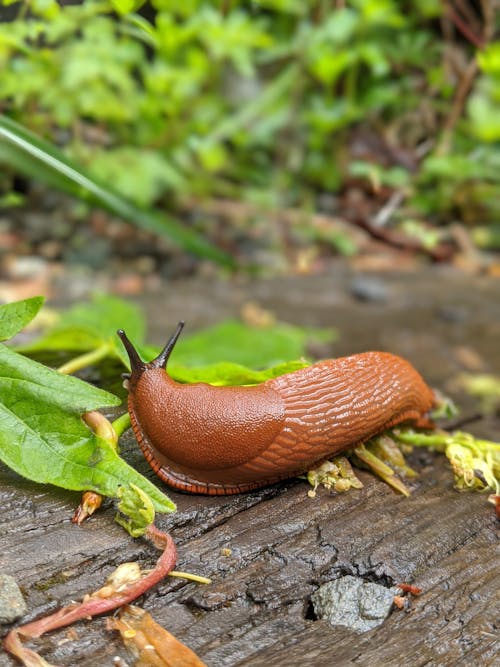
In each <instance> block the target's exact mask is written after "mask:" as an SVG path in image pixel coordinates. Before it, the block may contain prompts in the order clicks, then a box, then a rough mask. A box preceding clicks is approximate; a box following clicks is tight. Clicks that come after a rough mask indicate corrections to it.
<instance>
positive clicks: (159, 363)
mask: <svg viewBox="0 0 500 667" xmlns="http://www.w3.org/2000/svg"><path fill="white" fill-rule="evenodd" d="M183 329H184V321H182V320H181V321H180V322H179V324H178V325H177V329H176V330H175V331H174V333H173V334H172V336H171V337H170V339H169V341H168V343H167V344H166V345H165V347H164V348H163V350H162V351H161V352H160V354H159V355H158V356H157V357H156V359H153V361H151V362H150V365H151V366H152V367H153V368H164V369H166V368H167V361H168V359H169V357H170V355H171V354H172V350H173V349H174V347H175V344H176V343H177V340H178V338H179V336H180V335H181V332H182V330H183Z"/></svg>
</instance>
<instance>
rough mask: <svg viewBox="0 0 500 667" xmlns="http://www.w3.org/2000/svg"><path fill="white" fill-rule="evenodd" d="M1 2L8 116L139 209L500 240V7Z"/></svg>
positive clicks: (336, 239) (339, 239) (316, 0)
mask: <svg viewBox="0 0 500 667" xmlns="http://www.w3.org/2000/svg"><path fill="white" fill-rule="evenodd" d="M2 5H3V8H2V12H3V21H2V23H1V24H0V70H1V72H2V74H1V76H0V111H1V112H3V114H4V115H6V116H8V117H9V118H10V119H13V120H15V121H17V122H18V123H20V124H22V125H23V126H24V128H26V129H28V130H31V131H32V132H34V133H36V134H37V135H39V136H41V137H44V138H45V139H48V140H50V141H52V142H54V143H55V144H56V145H57V146H59V147H60V148H62V149H63V151H64V154H65V155H66V156H68V157H69V158H70V159H71V160H73V161H74V163H76V164H78V165H81V166H82V168H83V169H85V170H86V172H87V173H88V174H89V175H90V176H91V177H92V178H95V179H96V181H97V182H99V183H101V184H102V185H103V186H104V187H107V186H109V187H110V189H114V190H116V191H117V193H118V194H122V195H124V196H126V197H127V198H128V199H129V200H131V201H132V202H133V203H134V204H135V205H137V206H140V207H142V208H145V209H148V208H150V207H152V206H157V207H161V208H162V209H163V210H167V211H169V212H170V213H175V214H176V215H177V216H178V217H182V216H185V215H186V211H188V212H190V213H192V212H193V211H195V212H196V211H203V207H204V202H205V203H206V202H207V201H212V202H213V201H219V200H225V201H226V202H227V201H228V200H229V201H234V202H239V206H240V207H241V205H244V206H248V209H245V210H247V211H248V215H247V216H243V217H244V218H245V219H246V226H245V227H244V229H243V230H242V231H241V233H242V234H243V235H250V236H251V234H252V219H254V218H255V215H254V213H252V211H255V207H257V209H258V210H267V211H280V210H281V211H283V210H289V209H299V210H305V211H309V212H318V211H320V212H321V211H325V212H327V213H328V214H334V215H340V216H343V217H346V218H347V219H349V218H352V219H356V220H357V221H359V220H360V219H363V220H364V222H365V223H366V224H372V223H373V220H374V218H376V216H377V212H378V211H380V210H381V209H384V207H387V206H388V212H389V213H390V218H391V224H395V225H398V224H401V225H402V226H401V229H403V230H404V232H405V233H406V234H409V235H417V236H418V235H419V234H420V236H422V234H423V231H422V227H425V225H427V224H429V223H432V224H437V225H441V226H446V224H448V223H451V222H453V221H455V220H459V221H461V222H466V223H467V224H469V225H471V226H472V228H473V234H474V238H475V240H476V242H477V243H478V244H481V245H492V244H494V243H495V242H498V238H499V236H500V234H499V232H498V229H499V227H498V225H499V213H500V197H499V195H500V150H499V144H500V113H499V111H500V105H499V102H500V40H498V39H497V38H496V37H497V35H496V30H497V28H498V24H499V21H498V12H497V10H498V2H497V1H496V0H481V1H477V2H473V1H472V0H454V1H451V0H450V1H449V2H443V1H441V0H419V1H417V0H404V1H399V0H344V1H341V0H339V1H337V2H333V3H332V2H325V1H324V0H308V1H306V0H260V1H257V0H255V1H253V2H242V1H241V0H226V1H219V2H215V1H210V0H152V2H141V1H140V0H110V1H107V0H87V2H83V3H71V4H70V3H58V2H55V0H24V1H22V2H12V0H2ZM6 155H8V153H4V157H3V160H2V150H1V141H0V161H3V163H4V166H5V165H6V166H7V169H4V170H3V171H2V174H1V175H0V187H1V188H2V192H3V193H4V202H5V203H7V204H11V203H12V202H13V201H14V198H13V193H14V194H15V177H16V170H15V169H14V168H13V165H12V163H11V164H10V165H9V160H8V159H7V157H6ZM353 192H354V193H355V194H354V195H353ZM238 210H240V209H238ZM384 210H385V209H384ZM233 217H234V216H233ZM379 222H380V221H379ZM275 223H276V224H279V221H276V220H275ZM191 224H193V223H192V221H191ZM194 226H195V229H196V228H197V227H196V220H195V223H194ZM200 233H201V234H205V235H208V237H210V235H211V231H210V229H207V228H206V227H203V224H202V225H201V227H200ZM301 233H304V234H308V233H310V229H309V228H308V227H307V225H304V227H303V229H302V232H301ZM271 235H272V233H271ZM313 235H316V236H319V237H320V240H322V241H326V242H327V243H328V244H329V245H330V246H333V248H334V249H336V250H338V251H340V252H344V253H350V252H354V251H355V247H354V246H353V245H352V244H350V243H349V242H347V241H346V239H345V238H344V237H343V236H342V235H337V234H329V233H327V232H324V233H322V232H321V231H319V232H318V231H317V230H316V231H315V232H313ZM438 236H439V235H438ZM429 238H430V241H429ZM436 238H437V237H436ZM426 239H427V241H426V242H429V243H430V244H431V245H432V243H436V242H437V241H436V240H433V239H434V237H433V236H432V235H431V236H430V237H429V235H427V236H426ZM495 239H496V241H495ZM181 243H182V239H181ZM499 245H500V244H499ZM201 253H202V254H203V248H201Z"/></svg>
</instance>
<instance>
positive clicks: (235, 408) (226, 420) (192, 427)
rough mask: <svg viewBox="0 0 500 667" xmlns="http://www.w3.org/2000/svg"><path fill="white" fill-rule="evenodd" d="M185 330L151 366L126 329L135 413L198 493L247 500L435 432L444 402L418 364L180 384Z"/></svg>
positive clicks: (164, 463)
mask: <svg viewBox="0 0 500 667" xmlns="http://www.w3.org/2000/svg"><path fill="white" fill-rule="evenodd" d="M183 326H184V323H183V322H180V323H179V325H178V327H177V329H176V331H175V333H174V334H173V336H172V337H171V339H170V340H169V341H168V343H167V345H166V346H165V348H164V350H163V351H162V352H161V353H160V354H159V355H158V357H156V359H153V361H150V362H149V363H145V362H143V361H142V359H141V358H140V357H139V355H138V353H137V351H136V349H135V348H134V346H133V345H132V343H131V342H130V341H129V339H128V338H127V336H126V334H125V332H124V331H123V330H120V331H118V335H119V336H120V338H121V340H122V342H123V344H124V346H125V349H126V350H127V353H128V356H129V358H130V365H131V373H130V375H129V376H127V377H128V381H127V388H128V392H129V395H128V410H129V413H130V418H131V422H132V428H133V430H134V433H135V436H136V438H137V441H138V443H139V445H140V447H141V449H142V451H143V453H144V456H145V457H146V459H147V461H148V462H149V464H150V465H151V467H152V468H153V470H154V471H155V472H156V473H157V474H158V475H159V477H161V479H163V480H164V481H165V482H167V483H168V484H170V485H171V486H173V487H175V488H177V489H181V490H182V491H188V492H190V493H205V494H210V495H222V494H232V493H240V492H243V491H249V490H250V489H256V488H258V487H262V486H266V485H268V484H272V483H273V482H277V481H278V480H280V479H285V478H288V477H293V476H296V475H300V474H302V473H304V472H306V471H307V470H309V469H311V468H312V467H314V466H316V465H318V464H319V463H321V462H322V461H324V460H326V459H327V458H328V457H329V456H333V455H336V454H339V452H342V451H343V450H345V449H348V448H349V447H352V446H354V445H357V444H359V443H362V442H364V441H366V440H368V439H370V438H371V437H372V436H374V435H376V434H378V433H380V432H382V431H384V430H385V429H387V428H390V427H391V426H394V425H396V424H400V423H401V422H409V423H413V424H420V425H428V422H427V421H426V414H427V413H428V411H429V410H430V409H431V408H432V407H433V405H434V403H435V398H434V394H433V392H432V390H431V389H430V388H429V387H428V386H427V384H426V383H425V382H424V380H423V379H422V377H421V376H420V375H419V373H418V372H417V371H416V370H415V369H414V368H413V366H412V365H411V364H410V363H409V362H408V361H406V360H405V359H402V358H401V357H398V356H395V355H393V354H389V353H387V352H365V353H362V354H354V355H352V356H348V357H341V358H339V359H330V360H327V361H320V362H318V363H316V364H313V365H312V366H308V367H307V368H303V369H300V370H297V371H294V372H292V373H286V374H285V375H281V376H280V377H276V378H273V379H272V380H267V381H266V382H263V383H262V384H259V385H254V386H248V387H232V386H227V387H214V386H212V385H208V384H205V383H196V384H180V383H178V382H175V381H174V380H172V378H171V377H170V376H169V375H168V373H167V372H166V370H165V369H166V364H167V361H168V358H169V356H170V353H171V352H172V349H173V347H174V345H175V343H176V341H177V339H178V337H179V335H180V333H181V331H182V328H183Z"/></svg>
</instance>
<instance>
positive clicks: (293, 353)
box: [0, 294, 335, 385]
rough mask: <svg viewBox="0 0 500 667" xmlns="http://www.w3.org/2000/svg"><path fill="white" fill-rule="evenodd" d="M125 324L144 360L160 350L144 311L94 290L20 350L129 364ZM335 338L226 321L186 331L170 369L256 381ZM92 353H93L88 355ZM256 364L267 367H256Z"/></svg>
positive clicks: (234, 381)
mask: <svg viewBox="0 0 500 667" xmlns="http://www.w3.org/2000/svg"><path fill="white" fill-rule="evenodd" d="M0 315H1V311H0ZM122 328H124V329H126V331H127V334H128V336H129V338H130V339H131V340H132V341H133V343H134V345H135V347H136V348H137V350H138V352H139V354H140V355H141V357H142V358H143V359H144V360H145V361H149V360H151V359H153V358H154V357H155V356H156V355H157V354H158V352H159V348H157V347H154V346H152V345H147V344H145V343H144V338H145V330H146V326H145V321H144V316H143V314H142V312H141V310H140V309H139V308H137V307H136V306H134V305H133V304H131V303H129V302H126V301H123V300H121V299H119V298H117V297H112V296H109V295H104V294H96V295H95V296H94V297H93V299H92V301H91V302H89V303H79V304H76V305H75V306H73V307H72V308H70V309H69V310H67V311H65V312H63V313H62V314H61V315H60V317H59V319H58V320H57V322H56V323H55V324H54V325H52V326H51V327H50V329H49V330H47V331H46V332H45V333H43V334H42V335H41V336H40V337H39V338H38V339H37V340H35V341H33V342H32V343H30V344H29V345H24V346H22V347H18V348H17V350H18V351H20V352H23V353H27V354H30V353H33V352H40V351H72V352H77V353H80V354H81V356H80V357H77V358H76V359H75V360H73V362H69V364H67V365H65V366H68V369H67V370H66V369H65V370H66V372H69V370H71V372H74V371H75V370H77V369H78V368H79V367H80V365H79V360H80V359H81V360H83V363H84V364H87V363H91V362H96V361H99V360H100V359H102V358H104V357H112V358H116V359H119V360H120V361H121V362H122V363H123V364H124V365H125V366H127V367H128V363H129V362H128V356H127V354H126V352H125V350H124V349H123V346H122V344H121V342H120V340H119V338H118V336H117V335H116V331H117V329H122ZM0 333H1V329H0ZM334 338H335V332H333V331H332V330H326V329H308V328H303V327H299V326H295V325H292V324H286V323H277V324H272V325H270V326H268V327H262V328H259V327H252V326H249V325H247V324H244V323H243V322H240V321H237V320H226V321H225V322H221V323H220V324H217V325H215V326H213V327H209V328H206V329H203V330H201V331H199V332H195V333H193V334H191V335H187V336H183V338H182V340H181V341H180V342H179V343H178V345H177V346H176V348H175V349H174V352H173V353H172V355H171V359H170V361H169V366H168V370H169V373H170V374H171V375H172V377H173V378H174V379H176V380H178V381H179V382H208V383H209V384H214V385H240V384H258V383H259V382H264V381H265V380H267V379H269V378H272V377H276V376H278V375H283V373H289V372H291V371H294V370H297V369H299V368H303V367H304V366H307V362H306V361H304V360H301V358H302V357H303V356H304V355H305V352H306V346H307V344H308V343H309V342H311V341H320V342H327V341H331V340H333V339H334ZM96 352H98V354H97V356H95V353H96ZM90 355H94V356H92V357H90V358H89V356H90ZM257 368H261V369H264V370H255V369H257Z"/></svg>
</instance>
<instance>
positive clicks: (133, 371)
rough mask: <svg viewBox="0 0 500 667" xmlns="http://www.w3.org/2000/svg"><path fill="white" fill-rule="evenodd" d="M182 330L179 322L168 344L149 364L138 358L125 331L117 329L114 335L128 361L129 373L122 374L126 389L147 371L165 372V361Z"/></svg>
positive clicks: (182, 324)
mask: <svg viewBox="0 0 500 667" xmlns="http://www.w3.org/2000/svg"><path fill="white" fill-rule="evenodd" d="M183 328H184V322H179V324H178V325H177V329H176V330H175V331H174V333H173V334H172V336H171V337H170V339H169V341H168V343H167V344H166V345H165V347H164V348H163V350H162V351H161V352H160V354H159V355H158V356H157V357H155V358H154V359H153V360H152V361H149V362H145V361H143V360H142V359H141V358H140V356H139V353H138V352H137V350H136V349H135V347H134V346H133V345H132V343H131V342H130V340H129V339H128V337H127V334H126V333H125V331H123V329H118V331H117V332H116V333H117V334H118V336H119V337H120V339H121V341H122V343H123V346H124V347H125V350H126V351H127V354H128V358H129V359H130V373H124V375H123V377H124V378H125V379H126V381H127V384H128V386H127V388H129V387H133V386H134V385H135V384H136V383H137V381H138V380H139V378H140V377H141V375H142V374H143V373H145V372H147V371H148V370H153V369H157V368H163V369H164V370H166V367H167V361H168V359H169V357H170V355H171V353H172V350H173V349H174V346H175V344H176V342H177V339H178V338H179V336H180V335H181V331H182V329H183Z"/></svg>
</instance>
